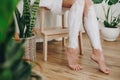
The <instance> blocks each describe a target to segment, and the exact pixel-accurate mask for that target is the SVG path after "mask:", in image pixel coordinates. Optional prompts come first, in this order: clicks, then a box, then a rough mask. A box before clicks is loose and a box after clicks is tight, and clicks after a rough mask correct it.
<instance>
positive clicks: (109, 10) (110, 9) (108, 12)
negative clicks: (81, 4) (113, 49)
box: [94, 0, 120, 41]
mask: <svg viewBox="0 0 120 80" xmlns="http://www.w3.org/2000/svg"><path fill="white" fill-rule="evenodd" d="M94 1H96V0H94ZM97 1H101V2H100V3H102V4H101V6H102V8H103V12H104V17H105V19H101V18H98V20H99V21H101V22H102V24H103V26H102V27H101V33H102V35H103V39H105V40H107V41H115V40H116V39H117V37H118V36H119V33H120V32H119V27H118V26H117V25H118V24H119V23H120V13H119V12H118V14H115V13H116V12H117V11H116V8H114V7H115V6H116V5H117V4H119V0H97ZM104 4H105V5H104Z"/></svg>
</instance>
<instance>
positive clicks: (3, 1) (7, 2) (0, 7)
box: [0, 0, 18, 43]
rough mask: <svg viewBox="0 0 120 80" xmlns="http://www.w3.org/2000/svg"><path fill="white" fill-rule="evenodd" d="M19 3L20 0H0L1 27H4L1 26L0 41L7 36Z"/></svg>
mask: <svg viewBox="0 0 120 80" xmlns="http://www.w3.org/2000/svg"><path fill="white" fill-rule="evenodd" d="M17 3H18V0H12V1H11V0H0V27H2V28H0V43H1V42H3V41H4V40H5V38H6V36H5V35H6V31H7V28H8V25H10V23H11V17H12V14H13V13H12V12H13V10H14V9H15V8H16V7H15V6H16V5H17Z"/></svg>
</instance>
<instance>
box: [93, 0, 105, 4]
mask: <svg viewBox="0 0 120 80" xmlns="http://www.w3.org/2000/svg"><path fill="white" fill-rule="evenodd" d="M92 1H93V2H94V3H95V4H99V3H102V2H103V0H92Z"/></svg>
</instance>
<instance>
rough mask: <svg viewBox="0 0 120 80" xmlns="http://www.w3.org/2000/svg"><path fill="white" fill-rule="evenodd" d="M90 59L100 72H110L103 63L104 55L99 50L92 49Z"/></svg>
mask: <svg viewBox="0 0 120 80" xmlns="http://www.w3.org/2000/svg"><path fill="white" fill-rule="evenodd" d="M91 59H92V60H93V61H95V62H96V63H97V64H98V65H99V68H100V71H101V72H103V73H105V74H109V73H110V70H109V68H108V67H107V66H106V64H105V60H104V55H103V54H102V53H101V52H100V50H96V49H94V50H93V54H92V56H91Z"/></svg>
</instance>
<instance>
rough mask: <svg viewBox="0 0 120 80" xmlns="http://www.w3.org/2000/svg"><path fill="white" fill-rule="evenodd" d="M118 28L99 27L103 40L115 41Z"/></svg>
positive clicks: (119, 31)
mask: <svg viewBox="0 0 120 80" xmlns="http://www.w3.org/2000/svg"><path fill="white" fill-rule="evenodd" d="M119 33H120V30H119V27H116V28H107V27H102V28H101V34H102V37H103V39H104V40H106V41H115V40H116V39H117V38H118V36H119Z"/></svg>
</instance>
